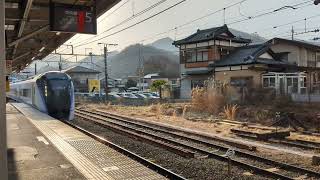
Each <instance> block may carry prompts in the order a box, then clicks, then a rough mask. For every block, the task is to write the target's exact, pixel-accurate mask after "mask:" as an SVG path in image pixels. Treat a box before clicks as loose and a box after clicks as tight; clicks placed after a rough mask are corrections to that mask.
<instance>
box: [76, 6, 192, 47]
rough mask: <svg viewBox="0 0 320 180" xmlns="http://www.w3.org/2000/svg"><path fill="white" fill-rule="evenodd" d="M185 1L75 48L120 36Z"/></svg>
mask: <svg viewBox="0 0 320 180" xmlns="http://www.w3.org/2000/svg"><path fill="white" fill-rule="evenodd" d="M185 1H187V0H182V1H179V2H178V3H176V4H174V5H171V6H169V7H168V8H166V9H164V10H161V11H160V12H157V13H155V14H153V15H151V16H149V17H147V18H145V19H143V20H141V21H139V22H137V23H134V24H132V25H130V26H127V27H125V28H122V29H120V30H118V31H116V32H113V33H111V34H108V35H106V36H103V37H101V38H99V39H96V40H92V41H89V42H87V43H83V44H80V45H77V46H75V47H80V46H84V45H87V44H91V43H93V42H97V41H100V40H102V39H105V38H107V37H110V36H113V35H115V34H118V33H120V32H123V31H125V30H127V29H130V28H132V27H135V26H137V25H139V24H141V23H143V22H146V21H148V20H149V19H152V18H154V17H156V16H158V15H160V14H162V13H164V12H166V11H168V10H170V9H172V8H174V7H176V6H178V5H180V4H182V3H183V2H185Z"/></svg>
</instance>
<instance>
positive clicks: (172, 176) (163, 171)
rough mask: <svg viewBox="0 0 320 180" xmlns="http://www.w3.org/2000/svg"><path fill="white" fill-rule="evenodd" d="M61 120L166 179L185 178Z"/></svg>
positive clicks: (179, 179)
mask: <svg viewBox="0 0 320 180" xmlns="http://www.w3.org/2000/svg"><path fill="white" fill-rule="evenodd" d="M63 122H64V123H65V124H67V125H69V126H71V127H72V128H75V129H77V130H79V131H81V132H83V133H85V134H86V135H88V136H90V137H92V138H93V139H95V140H97V141H99V142H100V143H102V144H104V145H107V146H109V147H111V148H113V149H115V150H117V151H118V152H120V153H122V154H124V155H126V156H128V157H130V158H132V159H134V160H136V161H138V162H140V163H141V164H143V165H145V166H146V167H148V168H150V169H152V170H154V171H156V172H158V173H159V174H161V175H163V176H165V177H167V178H168V179H172V180H176V179H177V180H186V178H184V177H182V176H180V175H178V174H176V173H174V172H172V171H170V170H168V169H166V168H163V167H161V166H159V165H157V164H155V163H153V162H151V161H149V160H147V159H145V158H143V157H141V156H139V155H137V154H135V153H133V152H131V151H129V150H127V149H124V148H122V147H120V146H118V145H116V144H114V143H112V142H110V141H108V140H106V139H105V138H103V137H101V136H98V135H96V134H94V133H92V132H89V131H87V130H85V129H83V128H81V127H79V126H77V125H74V124H72V123H70V122H68V121H63Z"/></svg>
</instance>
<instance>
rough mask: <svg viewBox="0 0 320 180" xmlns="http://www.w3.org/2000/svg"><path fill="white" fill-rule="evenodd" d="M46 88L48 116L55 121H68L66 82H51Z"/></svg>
mask: <svg viewBox="0 0 320 180" xmlns="http://www.w3.org/2000/svg"><path fill="white" fill-rule="evenodd" d="M48 87H49V88H48V96H47V108H48V113H49V115H50V116H52V117H54V118H57V119H64V120H66V119H68V117H69V114H70V107H71V106H70V105H71V98H70V92H69V91H70V88H69V84H68V81H51V82H49V86H48Z"/></svg>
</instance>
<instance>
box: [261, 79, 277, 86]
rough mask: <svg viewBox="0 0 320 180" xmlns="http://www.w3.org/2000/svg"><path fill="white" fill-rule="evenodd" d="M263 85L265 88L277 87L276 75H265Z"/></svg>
mask: <svg viewBox="0 0 320 180" xmlns="http://www.w3.org/2000/svg"><path fill="white" fill-rule="evenodd" d="M263 87H264V88H275V87H276V78H275V77H264V78H263Z"/></svg>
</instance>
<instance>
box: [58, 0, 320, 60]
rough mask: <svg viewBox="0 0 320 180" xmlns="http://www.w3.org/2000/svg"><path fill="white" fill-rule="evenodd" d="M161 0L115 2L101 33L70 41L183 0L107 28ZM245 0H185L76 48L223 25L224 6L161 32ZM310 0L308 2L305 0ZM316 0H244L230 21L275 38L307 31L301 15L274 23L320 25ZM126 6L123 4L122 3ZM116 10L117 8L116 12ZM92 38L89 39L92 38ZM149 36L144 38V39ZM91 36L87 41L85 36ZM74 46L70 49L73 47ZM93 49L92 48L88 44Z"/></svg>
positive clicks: (232, 11) (311, 35)
mask: <svg viewBox="0 0 320 180" xmlns="http://www.w3.org/2000/svg"><path fill="white" fill-rule="evenodd" d="M159 1H160V0H157V1H156V0H122V1H121V2H119V4H117V5H116V6H115V7H113V8H112V9H110V10H109V11H108V12H106V13H105V14H104V15H102V16H101V17H100V18H99V19H98V22H99V23H98V37H97V36H94V35H76V36H74V37H73V38H72V39H71V40H70V41H68V42H66V44H75V45H77V43H79V42H81V41H83V40H85V39H87V38H90V39H89V40H92V39H97V38H101V37H103V36H106V35H109V34H111V33H113V32H116V31H118V30H120V29H122V28H125V27H127V26H130V25H132V24H134V23H136V22H138V21H140V20H142V19H145V18H147V17H149V16H150V15H152V14H155V13H157V12H159V11H161V10H163V9H166V8H167V7H169V6H171V5H173V4H176V3H177V2H180V1H181V0H167V1H166V2H165V3H163V4H161V5H160V6H158V7H156V8H154V9H152V10H151V11H149V12H148V13H145V14H144V15H142V16H139V17H137V18H135V19H134V20H132V21H129V22H127V23H125V24H123V25H121V26H119V27H117V28H115V29H113V30H111V31H109V32H105V33H102V32H103V31H105V30H107V29H108V28H110V27H112V26H114V25H116V24H118V23H120V22H121V21H123V20H125V19H127V18H129V17H131V16H133V15H134V14H137V13H138V12H139V11H142V10H144V9H145V8H147V7H149V6H151V5H153V4H155V3H156V2H159ZM240 1H241V0H186V1H185V2H183V3H182V4H180V5H178V6H176V7H174V8H172V9H170V10H168V11H167V12H165V13H162V14H161V15H159V16H156V17H155V18H152V19H150V20H148V21H146V22H144V23H142V24H139V25H137V26H135V27H133V28H130V29H128V30H126V31H123V32H121V33H118V34H116V35H113V36H110V37H108V38H104V39H102V40H99V41H97V42H94V43H92V44H89V45H85V46H80V47H77V48H76V50H75V51H76V52H77V53H83V52H85V48H92V49H93V50H92V51H93V52H94V53H96V54H98V53H101V51H100V50H101V48H100V47H99V46H98V45H97V43H98V42H103V43H117V44H119V46H118V47H112V48H110V50H121V49H123V48H125V47H126V46H128V45H130V44H136V43H144V44H148V43H151V42H153V41H155V40H157V39H160V38H164V37H171V38H172V39H181V38H183V37H186V36H188V35H190V34H192V33H194V32H195V31H196V30H197V29H205V28H211V27H216V26H221V25H223V23H224V18H223V17H224V16H223V12H219V13H216V14H213V15H211V16H208V17H207V18H204V19H201V20H199V21H195V22H193V23H191V24H189V25H187V26H183V27H181V28H177V29H176V30H172V31H169V32H167V33H163V34H161V35H159V36H155V35H156V34H159V33H162V32H166V31H168V30H170V29H174V28H175V27H178V26H180V25H182V24H185V23H187V22H190V21H192V20H194V19H196V18H199V17H202V16H204V15H206V14H209V13H211V12H214V11H216V10H219V9H223V8H224V7H227V6H228V5H231V4H234V3H237V2H240ZM304 2H306V3H304ZM312 2H313V0H308V1H307V0H246V1H245V2H243V3H241V4H238V5H236V6H233V7H231V8H228V9H226V11H225V17H226V18H225V19H226V24H229V25H228V26H229V27H231V28H234V29H237V30H241V31H244V32H248V33H255V32H257V33H258V34H259V35H260V36H263V37H266V38H272V37H273V35H276V36H278V37H280V36H281V37H287V38H289V37H291V35H290V31H291V27H292V25H293V26H294V29H295V31H296V32H302V31H304V29H305V22H304V21H300V22H297V23H294V24H290V25H286V26H282V27H279V28H276V29H274V28H273V27H274V26H277V25H282V24H286V23H290V22H293V21H298V20H302V19H304V18H308V17H312V16H316V15H319V16H317V17H313V18H310V19H307V21H306V23H307V30H313V29H315V28H320V27H319V26H320V24H319V22H320V5H318V6H315V5H313V3H312ZM298 3H304V4H301V5H299V6H297V7H299V8H298V9H295V10H294V9H292V8H287V9H284V10H280V11H277V12H275V13H272V14H269V15H265V16H261V17H258V18H254V19H251V20H247V21H243V22H239V23H234V24H230V23H232V22H235V21H237V20H241V19H246V18H248V17H253V16H256V15H258V14H261V13H265V12H271V11H273V10H276V9H279V8H281V7H284V6H292V5H295V4H298ZM119 6H121V8H119ZM117 8H119V9H118V10H116V11H115V12H114V10H115V9H117ZM112 12H114V13H112ZM318 36H320V34H319V33H307V34H301V35H297V36H295V37H296V38H299V39H306V40H309V39H312V38H314V37H318ZM89 40H88V41H89ZM143 40H144V41H143ZM86 42H87V41H86ZM64 49H66V48H65V46H62V47H61V48H60V50H64ZM68 51H69V50H68V49H67V50H65V52H68ZM86 51H87V52H88V51H90V50H89V49H87V50H86Z"/></svg>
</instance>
